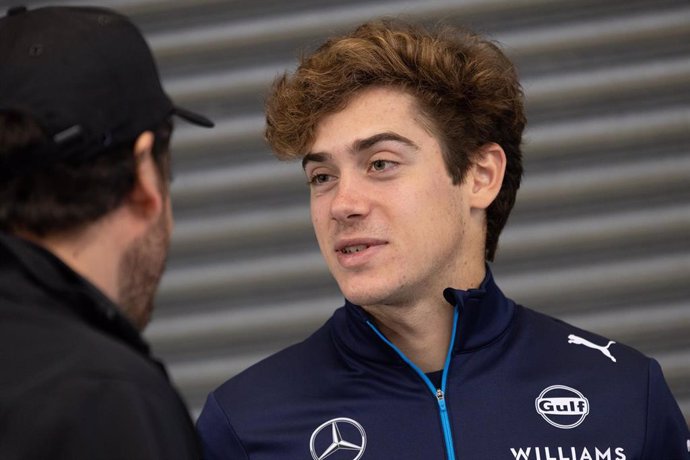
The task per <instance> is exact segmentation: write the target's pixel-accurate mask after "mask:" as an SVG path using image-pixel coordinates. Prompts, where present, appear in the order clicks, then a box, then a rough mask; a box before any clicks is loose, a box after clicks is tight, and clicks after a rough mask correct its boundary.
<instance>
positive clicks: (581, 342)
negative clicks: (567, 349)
mask: <svg viewBox="0 0 690 460" xmlns="http://www.w3.org/2000/svg"><path fill="white" fill-rule="evenodd" d="M568 343H574V344H575V345H584V346H586V347H589V348H593V349H595V350H599V351H600V352H602V353H603V354H604V356H606V357H608V358H611V361H613V362H614V363H615V362H616V358H614V357H613V355H612V354H611V352H610V351H609V347H610V346H611V345H613V344H614V343H616V342H614V341H613V340H611V341H610V342H609V343H608V345H606V346H605V347H602V346H601V345H597V344H595V343H592V342H590V341H589V340H587V339H583V338H582V337H578V336H576V335H574V334H570V335H569V336H568Z"/></svg>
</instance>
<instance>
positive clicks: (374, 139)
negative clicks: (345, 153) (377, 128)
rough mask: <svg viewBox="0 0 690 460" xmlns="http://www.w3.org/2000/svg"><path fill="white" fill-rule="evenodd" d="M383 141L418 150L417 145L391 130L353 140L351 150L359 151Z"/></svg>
mask: <svg viewBox="0 0 690 460" xmlns="http://www.w3.org/2000/svg"><path fill="white" fill-rule="evenodd" d="M385 141H393V142H399V143H401V144H404V145H407V146H409V147H413V148H414V149H415V150H419V146H418V145H417V144H415V143H414V142H412V141H411V140H410V139H408V138H406V137H404V136H401V135H400V134H397V133H393V132H385V133H378V134H374V135H373V136H370V137H367V138H365V139H359V140H357V141H355V142H354V144H353V146H352V147H353V148H352V150H353V151H355V152H360V151H362V150H367V149H370V148H371V147H373V146H375V145H376V144H378V143H379V142H385Z"/></svg>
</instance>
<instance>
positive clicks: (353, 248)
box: [340, 244, 369, 254]
mask: <svg viewBox="0 0 690 460" xmlns="http://www.w3.org/2000/svg"><path fill="white" fill-rule="evenodd" d="M368 247H369V246H367V245H366V244H358V245H356V246H346V247H344V248H343V249H341V250H340V252H342V253H343V254H354V253H357V252H360V251H364V250H365V249H366V248H368Z"/></svg>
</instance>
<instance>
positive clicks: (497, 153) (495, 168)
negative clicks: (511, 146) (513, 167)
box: [466, 142, 506, 209]
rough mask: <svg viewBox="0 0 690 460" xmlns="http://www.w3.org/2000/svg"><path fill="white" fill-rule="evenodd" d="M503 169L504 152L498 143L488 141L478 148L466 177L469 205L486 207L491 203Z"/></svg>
mask: <svg viewBox="0 0 690 460" xmlns="http://www.w3.org/2000/svg"><path fill="white" fill-rule="evenodd" d="M505 171H506V154H505V152H504V151H503V148H502V147H501V146H500V145H498V144H495V143H493V142H490V143H488V144H484V145H483V146H481V147H480V148H479V151H478V152H477V153H476V154H475V155H474V159H473V164H472V166H471V167H470V170H469V171H468V173H467V179H466V180H467V181H468V182H469V185H470V202H469V204H470V207H472V208H476V209H486V208H488V207H489V205H491V203H493V201H494V199H496V196H498V192H499V191H500V190H501V185H502V184H503V176H504V175H505Z"/></svg>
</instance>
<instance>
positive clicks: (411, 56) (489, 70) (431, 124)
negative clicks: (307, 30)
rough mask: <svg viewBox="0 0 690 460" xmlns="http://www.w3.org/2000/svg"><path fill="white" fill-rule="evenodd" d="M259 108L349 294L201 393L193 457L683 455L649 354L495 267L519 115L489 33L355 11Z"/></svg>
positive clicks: (672, 411)
mask: <svg viewBox="0 0 690 460" xmlns="http://www.w3.org/2000/svg"><path fill="white" fill-rule="evenodd" d="M266 118H267V128H266V138H267V140H268V142H269V143H270V144H271V146H272V147H273V149H274V150H275V152H276V153H277V155H278V157H279V158H281V159H298V160H301V162H302V166H303V168H304V172H305V174H306V178H307V181H308V183H309V184H310V188H311V218H312V223H313V226H314V230H315V233H316V237H317V240H318V243H319V246H320V249H321V252H322V254H323V256H324V258H325V260H326V263H327V265H328V267H329V269H330V271H331V273H332V275H333V276H334V277H335V279H336V281H337V283H338V285H339V287H340V290H341V291H342V293H343V295H344V297H345V299H346V301H345V306H344V307H342V308H340V309H338V310H336V312H335V314H334V315H333V316H332V318H331V319H330V320H329V321H328V322H327V323H326V324H325V325H324V326H323V327H322V328H321V329H319V330H318V331H316V333H314V334H313V335H312V336H311V337H309V338H308V339H306V340H305V341H304V342H302V343H299V344H297V345H294V346H292V347H290V348H287V349H286V350H283V351H281V352H279V353H277V354H276V355H274V356H272V357H269V358H267V359H266V360H264V361H262V362H260V363H258V364H256V365H254V366H252V367H250V368H249V369H248V370H246V371H244V372H242V373H240V374H239V375H237V376H236V377H234V378H232V379H230V380H229V381H228V382H226V383H225V384H223V385H222V386H221V387H220V388H218V389H217V390H215V391H214V392H212V393H211V394H210V395H209V397H208V400H207V402H206V405H205V407H204V409H203V412H202V414H201V416H200V419H199V421H198V423H197V428H198V430H199V432H200V434H201V438H202V444H203V447H204V454H205V458H206V459H208V460H211V459H234V460H236V459H251V460H269V459H271V460H278V459H309V458H312V459H314V460H323V459H326V458H328V460H337V459H340V460H357V459H360V458H361V459H378V460H390V459H396V460H402V459H410V460H413V459H414V460H421V459H424V460H427V459H434V460H438V459H449V460H452V459H456V458H457V459H472V460H499V459H512V460H515V459H522V460H602V459H605V460H624V459H627V460H632V459H636V460H640V459H644V460H661V459H664V460H670V459H674V460H680V459H688V458H690V454H688V449H689V448H690V441H688V430H687V426H686V423H685V421H684V420H683V417H682V415H681V412H680V410H679V408H678V405H677V404H676V402H675V401H674V399H673V397H672V395H671V393H670V391H669V389H668V387H667V385H666V382H665V381H664V377H663V375H662V371H661V369H660V367H659V365H658V364H657V362H656V361H654V360H652V359H649V358H647V357H645V356H643V355H642V354H640V353H639V352H637V351H635V350H633V349H631V348H629V347H627V346H624V345H621V344H618V343H615V342H611V341H609V340H608V339H605V338H603V337H600V336H597V335H595V334H592V333H590V332H587V331H584V330H581V329H578V328H576V327H573V326H571V325H569V324H565V323H563V322H561V321H559V320H556V319H554V318H551V317H548V316H545V315H543V314H540V313H537V312H535V311H533V310H530V309H528V308H525V307H523V306H520V305H518V304H516V303H515V302H513V301H512V300H510V299H508V298H506V297H505V296H504V295H503V293H502V292H501V291H500V290H499V288H498V286H497V285H496V283H495V281H494V278H493V277H492V274H491V270H490V268H489V265H487V262H490V261H492V260H493V259H494V255H495V253H496V248H497V243H498V238H499V234H500V232H501V230H502V229H503V227H504V225H505V224H506V221H507V219H508V215H509V213H510V211H511V209H512V207H513V204H514V202H515V196H516V192H517V189H518V187H519V185H520V180H521V176H522V163H521V147H520V145H521V139H522V133H523V129H524V127H525V123H526V120H525V115H524V109H523V93H522V90H521V87H520V84H519V82H518V78H517V74H516V70H515V68H514V66H513V64H512V63H511V62H510V61H509V60H508V59H507V58H506V56H505V55H504V54H503V53H502V52H501V50H500V49H499V48H498V47H497V46H496V45H495V44H493V43H492V42H490V41H488V40H486V39H485V38H482V37H481V36H478V35H476V34H474V33H471V32H469V31H463V30H457V29H450V28H440V29H437V30H433V31H427V30H425V29H424V28H421V27H417V26H414V25H409V24H405V23H400V22H393V21H382V22H372V23H367V24H364V25H362V26H360V27H359V28H357V29H356V30H355V31H353V32H352V33H350V34H348V35H345V36H343V37H337V38H333V39H331V40H329V41H327V42H326V43H325V44H323V45H322V46H321V47H320V48H318V49H317V50H316V51H315V52H314V53H312V54H310V55H308V56H306V57H304V58H303V59H302V61H301V63H300V65H299V67H298V68H297V70H296V71H295V72H294V73H292V74H285V75H284V76H282V77H280V78H279V79H278V80H277V81H276V83H275V84H274V86H273V89H272V92H271V93H270V95H269V97H268V100H267V114H266Z"/></svg>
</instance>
